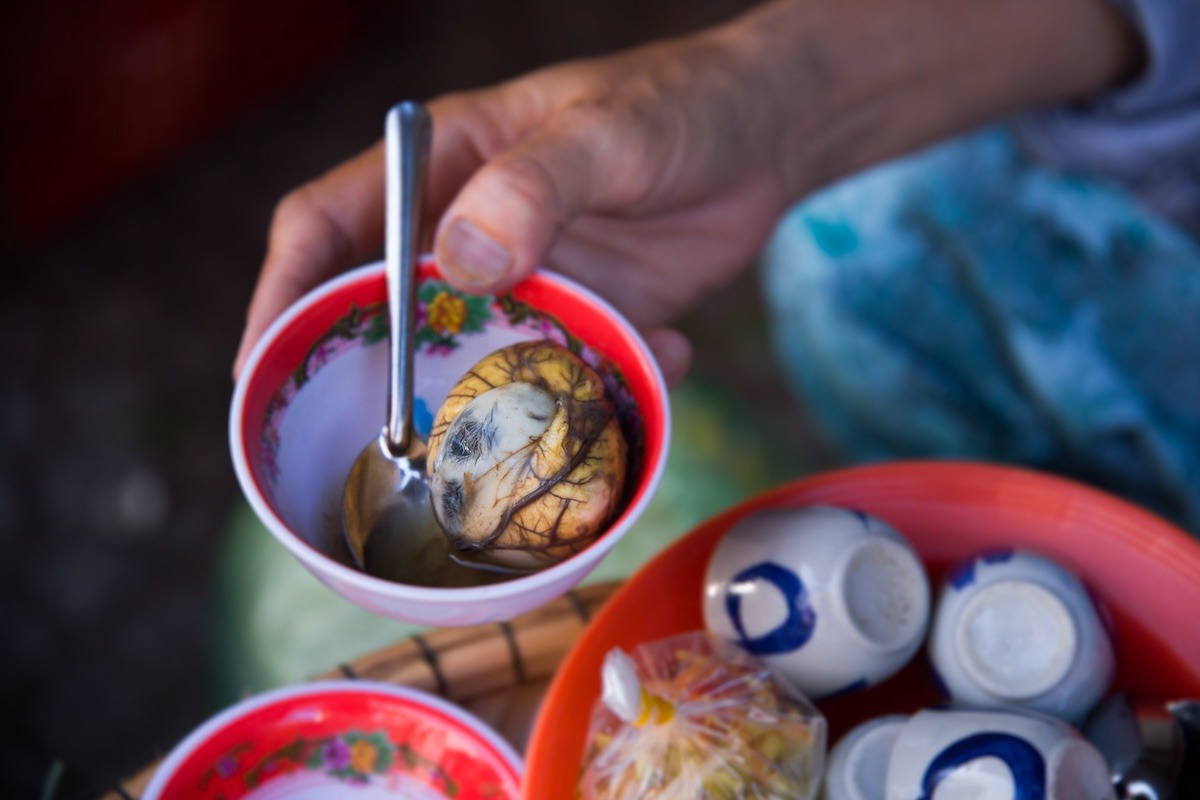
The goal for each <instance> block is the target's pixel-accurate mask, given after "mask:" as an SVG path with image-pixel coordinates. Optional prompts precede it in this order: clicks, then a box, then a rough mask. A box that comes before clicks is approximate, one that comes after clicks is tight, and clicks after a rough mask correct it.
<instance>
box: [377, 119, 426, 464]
mask: <svg viewBox="0 0 1200 800" xmlns="http://www.w3.org/2000/svg"><path fill="white" fill-rule="evenodd" d="M384 133H385V135H384V140H385V148H386V161H387V167H386V168H387V206H386V208H387V223H386V230H387V237H386V240H385V244H384V252H385V254H386V257H387V293H388V323H389V331H390V333H389V335H388V347H389V356H390V359H389V361H388V406H387V408H388V422H387V428H386V430H385V433H386V436H387V441H388V445H389V446H390V448H391V450H392V452H393V453H394V454H402V453H404V452H405V450H407V448H408V444H409V440H410V439H411V438H412V404H413V339H414V335H415V330H414V328H415V325H416V318H417V291H416V282H417V275H416V272H417V247H418V243H419V239H418V235H419V233H420V221H421V210H422V208H423V207H424V199H425V184H426V178H427V175H428V172H429V149H430V140H431V138H432V133H433V121H432V119H431V118H430V116H429V112H428V111H426V110H425V107H424V106H423V105H421V104H420V103H417V102H413V101H408V100H406V101H404V102H401V103H397V104H396V105H395V106H392V108H391V109H390V110H389V111H388V115H387V120H386V123H385V126H384Z"/></svg>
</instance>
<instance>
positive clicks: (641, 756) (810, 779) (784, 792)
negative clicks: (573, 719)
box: [579, 632, 827, 800]
mask: <svg viewBox="0 0 1200 800" xmlns="http://www.w3.org/2000/svg"><path fill="white" fill-rule="evenodd" d="M602 678H603V693H602V696H601V698H600V699H599V700H598V701H597V702H596V706H595V708H594V709H593V712H592V719H591V723H590V727H589V729H588V740H587V748H586V755H585V758H584V765H583V772H582V774H581V777H580V785H579V797H580V798H582V800H609V799H610V798H611V799H613V800H616V799H617V798H620V800H811V798H813V797H815V796H816V794H817V790H818V788H819V786H820V784H821V777H822V772H823V769H824V765H825V748H826V736H827V734H826V725H825V718H824V717H823V716H821V714H820V712H818V711H817V710H816V709H815V708H814V707H813V706H812V704H811V703H810V702H809V701H808V700H807V699H806V698H805V697H804V696H803V695H801V694H800V693H799V692H798V691H796V690H794V689H792V688H791V687H789V686H788V685H787V684H786V683H784V682H783V681H782V680H781V679H780V678H778V677H777V676H775V675H774V674H773V673H772V672H771V670H770V669H769V668H768V667H767V665H766V664H765V663H764V662H763V661H761V660H760V659H758V658H756V657H754V656H752V655H750V654H749V653H746V652H745V651H744V650H742V649H740V648H739V647H737V646H736V645H734V644H731V643H729V642H727V641H725V640H722V639H718V638H717V637H714V636H712V635H710V634H708V633H705V632H696V633H688V634H683V635H680V636H674V637H671V638H668V639H663V640H660V641H657V642H651V643H648V644H643V645H641V646H639V647H637V648H635V649H634V650H633V652H632V653H631V654H626V653H625V652H624V651H622V650H620V649H614V650H612V651H611V652H609V654H608V656H607V657H606V659H605V663H604V667H603V675H602Z"/></svg>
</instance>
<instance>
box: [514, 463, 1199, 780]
mask: <svg viewBox="0 0 1200 800" xmlns="http://www.w3.org/2000/svg"><path fill="white" fill-rule="evenodd" d="M819 504H826V505H841V506H848V507H854V508H858V509H859V510H862V511H865V512H867V513H873V514H878V515H879V516H881V517H882V518H883V519H884V520H885V521H887V522H889V523H890V524H893V525H895V526H896V527H897V529H898V530H900V531H901V533H903V534H904V535H905V536H906V537H907V538H909V540H910V541H912V542H913V543H914V545H915V546H916V547H917V550H918V553H919V554H920V555H921V557H922V560H923V561H924V562H925V563H926V567H927V569H928V570H929V572H930V581H931V586H934V587H937V586H939V585H940V581H941V579H942V578H943V577H944V576H945V574H946V572H947V570H948V569H949V568H951V567H952V566H953V565H954V564H955V563H957V562H958V561H959V560H961V559H962V558H963V557H964V556H965V555H966V554H965V553H962V552H959V551H960V550H961V549H962V545H961V543H960V544H959V547H958V550H956V548H955V543H954V540H953V539H952V538H951V537H941V536H939V537H938V538H934V535H933V533H932V530H943V529H946V528H949V529H950V530H952V531H953V530H962V529H963V526H970V525H971V524H972V523H974V524H975V525H977V526H978V527H979V528H980V529H985V534H983V535H980V536H979V538H980V539H981V540H986V541H980V543H979V544H976V545H974V546H975V547H979V548H983V549H986V548H988V547H995V546H1007V547H1028V548H1031V549H1035V550H1038V551H1039V552H1041V553H1043V554H1044V555H1046V556H1048V557H1051V558H1055V559H1058V560H1060V561H1062V563H1064V564H1065V565H1066V566H1068V567H1070V568H1072V569H1075V570H1077V571H1078V572H1079V573H1080V575H1081V577H1082V578H1083V580H1084V583H1085V585H1087V586H1088V588H1089V590H1090V591H1092V592H1093V593H1094V595H1095V596H1097V598H1098V599H1099V601H1100V605H1101V609H1102V611H1105V612H1106V613H1107V615H1108V619H1107V622H1109V623H1110V624H1113V625H1115V626H1116V627H1115V631H1116V640H1117V651H1118V652H1117V658H1118V687H1126V686H1127V685H1129V684H1131V683H1133V684H1138V685H1140V684H1141V683H1144V682H1146V681H1147V680H1149V678H1148V677H1147V676H1146V675H1145V670H1146V669H1150V668H1151V666H1146V665H1145V664H1144V663H1143V662H1144V661H1145V660H1147V659H1148V660H1149V661H1151V662H1153V664H1152V667H1153V668H1154V669H1156V670H1160V671H1159V672H1156V673H1155V675H1154V685H1155V686H1156V687H1158V690H1159V691H1161V692H1167V693H1175V692H1177V691H1179V690H1180V689H1182V690H1184V691H1185V692H1186V696H1194V695H1196V694H1200V628H1197V627H1196V626H1195V623H1194V616H1195V614H1196V610H1197V609H1200V540H1197V539H1195V538H1193V537H1191V536H1189V535H1188V534H1187V533H1186V532H1185V531H1183V530H1182V529H1180V528H1177V527H1175V526H1174V525H1172V524H1170V523H1168V522H1166V521H1164V520H1163V519H1161V518H1159V517H1157V516H1155V515H1154V514H1152V513H1150V512H1148V511H1145V510H1143V509H1141V508H1139V507H1137V506H1135V505H1133V504H1131V503H1128V502H1126V501H1124V500H1121V499H1119V498H1117V497H1114V496H1111V495H1108V494H1105V493H1103V492H1101V491H1099V490H1097V489H1093V488H1091V487H1088V486H1085V485H1083V484H1080V483H1077V482H1075V481H1072V480H1069V479H1065V478H1060V477H1055V476H1052V475H1048V474H1045V473H1041V472H1036V471H1033V470H1027V469H1021V468H1015V467H1008V466H1000V465H996V464H985V463H977V462H960V461H909V462H893V463H888V464H879V465H873V466H865V467H853V468H848V469H842V470H836V471H832V472H827V473H822V474H820V475H816V476H812V477H809V478H803V479H800V480H797V481H794V482H790V483H787V484H783V485H781V486H778V487H776V488H774V489H771V490H768V491H766V492H764V493H762V494H759V495H756V496H755V497H752V498H750V499H749V500H747V501H745V502H743V503H741V504H739V505H737V506H735V507H733V508H731V509H729V510H727V511H726V512H724V513H722V514H719V515H717V516H715V517H713V518H712V519H710V520H708V521H706V522H704V523H702V524H701V525H699V526H698V527H697V528H696V529H694V530H693V531H691V532H690V533H689V534H687V535H686V536H684V537H683V538H682V539H680V540H679V541H677V542H676V543H675V544H673V545H671V546H670V547H668V548H667V549H666V550H664V551H663V552H661V553H660V554H659V555H657V556H656V557H655V558H654V559H652V560H651V561H650V562H649V563H647V564H646V565H645V566H643V567H642V568H641V569H640V570H639V571H638V572H637V573H635V574H634V576H633V577H632V578H631V579H630V580H628V581H626V582H625V584H624V585H623V586H621V587H620V588H619V589H618V590H617V591H616V592H615V593H614V594H613V596H612V597H611V598H609V600H608V602H607V603H605V605H604V607H603V608H602V609H600V611H599V612H598V613H597V615H596V616H595V617H594V618H593V619H592V621H591V622H590V623H589V625H588V627H587V629H585V631H584V632H583V634H582V636H581V637H580V638H579V639H578V640H577V641H576V643H575V644H574V646H573V647H572V649H571V651H570V652H569V653H568V655H567V657H566V658H565V659H564V660H563V663H562V664H561V665H560V667H559V669H558V671H557V672H556V673H555V677H554V680H553V681H552V683H551V685H550V687H549V689H548V690H547V692H546V696H545V698H544V700H543V702H542V706H541V709H540V711H539V712H538V717H537V719H536V721H535V723H534V727H533V731H532V733H531V736H530V740H529V745H528V747H527V748H526V756H525V758H526V760H525V765H526V768H525V779H524V782H523V784H522V792H523V794H522V797H524V798H528V800H541V797H544V796H548V794H547V792H551V791H558V790H560V789H561V788H562V787H563V786H567V785H570V786H571V787H572V788H574V782H573V781H574V778H575V777H577V775H578V771H579V769H580V767H581V764H582V758H583V747H584V741H585V736H586V726H587V719H588V718H589V716H590V711H591V707H592V703H593V702H594V701H595V698H596V697H598V696H599V689H600V669H599V665H600V664H601V663H602V660H603V657H604V654H605V653H606V652H607V651H608V650H609V649H610V648H611V647H614V646H620V647H623V648H626V649H628V648H631V647H634V646H636V645H637V644H639V643H641V642H644V641H652V640H654V639H657V638H661V637H663V636H666V635H670V634H674V633H681V632H684V631H687V630H700V629H703V627H704V622H703V613H702V609H701V596H702V585H703V576H704V572H705V570H706V568H707V563H708V558H709V557H710V555H711V553H712V551H713V549H714V548H715V547H716V545H717V543H718V541H720V537H721V536H722V535H723V534H724V532H725V531H727V530H728V529H729V528H730V527H731V526H732V525H733V524H734V523H735V522H736V521H737V520H738V519H741V518H742V517H743V516H745V515H747V514H749V513H752V512H754V511H757V510H760V509H764V508H775V507H795V506H803V505H819ZM880 508H892V509H893V513H891V514H888V513H883V514H880V513H879V509H880ZM934 509H936V511H935V510H934ZM996 509H1001V510H1003V512H1004V513H999V512H997V511H996ZM934 514H936V515H937V516H936V517H934V519H936V524H933V525H931V526H930V527H929V530H930V531H931V532H930V533H921V532H920V531H917V530H914V526H913V525H912V524H909V523H910V522H911V521H913V520H918V519H929V518H930V516H931V515H934ZM897 516H900V517H903V519H897ZM1022 520H1023V521H1027V522H1028V523H1029V524H1030V525H1031V526H1032V527H1031V528H1029V529H1021V528H1020V521H1022ZM1034 528H1036V529H1037V532H1036V534H1035V533H1034ZM1097 530H1103V531H1104V534H1105V540H1106V541H1109V542H1113V543H1118V544H1119V547H1118V548H1115V550H1114V552H1115V553H1116V554H1117V555H1112V554H1110V555H1108V556H1105V554H1104V550H1103V549H1096V548H1091V549H1088V548H1086V545H1087V544H1090V543H1091V542H1092V540H1093V539H1094V535H1095V532H1096V531H1097ZM916 534H920V535H916ZM1038 537H1042V538H1038ZM914 540H915V541H914ZM1035 540H1036V541H1035ZM996 543H1002V544H996ZM1074 547H1079V550H1078V551H1077V550H1075V549H1073V548H1074ZM1122 552H1123V553H1125V554H1127V556H1126V557H1127V559H1130V558H1131V556H1132V554H1136V557H1137V559H1138V560H1139V561H1138V562H1137V563H1138V564H1139V565H1140V566H1142V567H1145V568H1146V569H1147V570H1148V571H1150V570H1152V571H1153V572H1154V575H1150V574H1146V575H1139V574H1137V573H1136V571H1134V570H1130V571H1128V572H1122V571H1120V570H1119V569H1118V568H1117V567H1116V566H1110V567H1105V568H1104V569H1105V570H1108V571H1111V572H1112V573H1113V574H1112V575H1109V574H1107V573H1106V575H1105V577H1106V581H1107V582H1106V584H1105V585H1104V586H1095V585H1094V583H1093V581H1094V577H1095V573H1096V572H1099V571H1102V570H1101V567H1100V566H1099V565H1100V564H1101V563H1104V564H1111V563H1113V561H1114V559H1119V558H1120V554H1121V553H1122ZM1119 563H1126V561H1124V560H1122V561H1120V562H1119ZM1168 577H1169V578H1170V581H1169V582H1168V581H1167V580H1166V578H1168ZM1159 581H1161V582H1162V584H1160V583H1159ZM1168 583H1169V585H1172V586H1174V587H1175V588H1176V589H1179V588H1180V587H1182V588H1183V589H1185V590H1186V592H1188V593H1190V594H1186V596H1185V597H1178V596H1177V595H1176V596H1173V597H1169V598H1167V597H1163V596H1162V593H1159V595H1158V596H1150V597H1147V596H1146V593H1145V592H1144V589H1145V588H1146V587H1147V586H1154V585H1163V584H1168ZM1150 594H1153V593H1150ZM1110 597H1111V598H1119V599H1120V600H1121V603H1120V604H1119V607H1118V608H1114V605H1118V604H1113V603H1110V601H1109V600H1108V599H1107V598H1110ZM689 598H690V599H689ZM1135 601H1136V602H1135ZM648 603H652V604H654V605H655V607H654V608H647V604H648ZM1114 618H1115V619H1114ZM1164 625H1166V626H1169V629H1170V630H1172V631H1175V630H1182V631H1188V630H1191V631H1194V634H1193V635H1192V636H1190V637H1189V636H1186V635H1184V636H1180V635H1169V636H1167V635H1163V634H1160V633H1159V632H1160V631H1161V630H1163V627H1162V626H1164ZM1130 651H1132V652H1130ZM1162 670H1169V671H1170V680H1169V681H1167V682H1166V683H1165V684H1163V683H1161V678H1160V676H1162V675H1163V672H1162ZM893 682H895V683H893ZM889 683H891V684H892V685H891V686H890V687H889V686H888V684H889ZM883 687H888V688H883ZM897 687H899V689H897ZM879 688H882V689H883V690H884V691H887V692H890V693H895V692H897V691H904V692H909V691H911V692H912V699H913V700H914V701H915V700H917V699H921V698H924V699H928V700H932V699H933V696H932V695H931V694H930V691H931V689H932V687H931V685H930V682H929V678H928V675H926V674H925V673H924V665H923V664H922V663H921V661H920V659H914V661H913V662H912V663H910V665H909V666H908V667H906V668H905V671H903V672H902V673H900V674H899V675H897V676H896V677H894V678H892V679H890V680H889V681H888V682H885V683H884V684H881V687H879ZM874 691H876V689H872V690H868V692H867V693H864V696H862V697H856V696H853V695H851V696H847V697H845V698H836V699H832V700H830V701H828V702H826V701H821V702H818V703H817V705H818V707H820V708H822V710H823V711H825V712H826V713H827V714H828V713H830V711H831V709H832V713H833V714H834V715H835V716H837V717H838V719H840V718H841V717H842V716H843V715H844V716H847V717H849V716H851V715H852V714H858V715H860V716H861V715H862V714H861V712H862V707H863V705H864V704H866V705H870V701H871V700H872V699H873V697H874V695H871V694H870V692H874ZM906 696H907V695H906ZM885 712H888V709H886V708H885V709H882V710H879V709H877V710H876V711H875V712H874V713H875V714H876V715H878V714H881V713H885ZM834 721H838V720H834ZM539 792H540V793H541V794H540V795H539V794H538V793H539Z"/></svg>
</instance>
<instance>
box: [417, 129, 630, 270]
mask: <svg viewBox="0 0 1200 800" xmlns="http://www.w3.org/2000/svg"><path fill="white" fill-rule="evenodd" d="M581 128H582V126H580V125H578V124H558V125H556V126H555V127H554V128H553V129H549V130H543V131H542V132H541V133H539V134H537V135H535V136H534V137H532V138H530V139H527V140H525V141H524V142H522V143H521V144H519V145H518V146H517V147H515V148H513V149H510V150H508V151H506V152H504V153H502V154H500V155H498V156H496V157H495V158H493V159H492V160H490V161H489V162H487V163H486V164H484V165H483V166H482V167H480V169H479V170H477V171H476V172H475V174H474V175H473V176H471V178H470V179H469V180H468V181H467V182H466V184H465V185H464V186H463V188H462V189H461V190H460V191H459V193H458V196H457V197H456V198H455V199H454V200H453V201H452V202H451V203H450V205H449V206H448V207H447V209H446V212H445V213H444V214H443V215H442V219H441V224H440V225H439V228H438V232H437V237H436V240H435V243H434V253H435V256H436V257H437V261H438V264H439V265H440V266H441V268H442V271H443V272H444V273H445V275H446V278H447V279H448V280H449V281H450V282H451V283H453V284H455V285H457V286H458V287H459V288H461V289H464V290H467V291H472V292H479V293H485V292H494V291H501V290H503V289H507V288H509V287H510V286H512V285H513V284H514V283H516V282H517V281H519V280H521V279H522V278H524V277H526V276H527V275H529V274H530V273H532V272H533V271H534V270H535V269H537V267H538V266H540V265H541V264H543V263H544V262H545V259H546V254H547V253H548V252H549V250H550V247H551V246H552V245H553V244H554V241H555V239H557V238H558V234H559V232H560V231H561V230H562V229H563V228H565V227H566V226H567V225H568V224H570V222H571V221H572V220H573V219H574V218H575V217H577V216H579V215H580V214H582V213H585V212H587V211H591V210H594V209H596V208H597V206H598V205H599V204H600V203H606V204H607V203H609V202H611V200H612V198H611V197H609V196H606V195H611V187H612V183H611V182H609V183H608V184H607V185H605V183H604V179H603V176H602V171H601V170H599V169H597V166H598V164H599V163H600V159H601V157H602V156H601V154H600V153H598V152H597V150H596V148H595V147H594V146H593V145H592V144H591V142H590V139H591V136H590V135H589V134H588V133H587V132H586V131H584V130H582V129H581Z"/></svg>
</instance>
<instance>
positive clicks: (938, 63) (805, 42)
mask: <svg viewBox="0 0 1200 800" xmlns="http://www.w3.org/2000/svg"><path fill="white" fill-rule="evenodd" d="M720 35H721V36H722V37H724V38H725V39H726V41H727V43H728V46H730V47H731V48H733V49H734V50H736V51H737V52H739V53H740V54H741V55H742V59H743V62H744V63H745V65H746V69H747V70H750V71H753V73H754V76H753V79H752V80H750V81H749V82H748V83H750V84H751V85H755V86H757V87H758V90H759V91H760V92H761V93H762V95H763V96H761V97H756V98H752V100H753V101H754V102H762V103H767V104H769V106H770V107H772V108H778V109H783V111H782V112H781V114H780V116H779V118H778V119H777V122H778V123H779V124H778V125H777V126H776V133H775V134H774V135H775V136H776V137H777V138H776V141H774V142H772V147H771V148H770V150H771V151H772V152H773V154H774V155H775V156H777V157H778V158H779V165H780V168H781V170H782V176H781V178H782V180H783V182H784V184H785V191H786V192H787V193H789V194H790V195H791V197H792V198H793V199H795V198H799V197H801V196H803V195H804V194H807V193H808V192H811V191H813V190H815V189H817V188H819V187H820V186H822V185H825V184H827V183H829V182H831V181H834V180H836V179H838V178H840V177H843V176H845V175H848V174H851V173H853V172H855V171H856V170H859V169H862V168H864V167H866V166H869V165H871V164H874V163H878V162H879V161H882V160H884V159H886V158H889V157H892V156H895V155H899V154H901V153H905V152H908V151H911V150H913V149H916V148H918V147H921V146H923V145H926V144H929V143H931V142H933V141H935V140H937V139H939V138H942V137H944V136H948V135H951V134H954V133H957V132H960V131H963V130H966V129H969V128H971V127H973V126H976V125H979V124H982V123H984V122H987V121H990V120H993V119H996V118H999V117H1001V116H1004V115H1007V114H1010V113H1012V112H1015V111H1018V110H1021V109H1026V108H1031V107H1034V106H1038V105H1042V104H1048V103H1054V102H1062V101H1066V100H1071V99H1075V98H1080V97H1083V96H1086V95H1087V94H1089V93H1092V92H1096V91H1099V90H1101V89H1104V88H1107V87H1109V86H1112V85H1113V84H1114V83H1116V82H1117V81H1119V80H1121V79H1123V78H1125V77H1128V76H1129V75H1130V74H1131V73H1132V71H1133V70H1134V69H1136V68H1137V66H1138V65H1139V63H1140V51H1139V48H1138V44H1137V41H1136V36H1135V34H1134V33H1133V31H1132V30H1131V28H1130V27H1129V26H1128V25H1127V23H1126V22H1125V21H1124V20H1123V19H1122V18H1121V17H1120V16H1119V15H1118V14H1117V12H1116V11H1115V10H1114V9H1113V8H1112V7H1111V6H1110V5H1109V3H1108V2H1107V0H1054V1H1053V2H1045V0H975V1H974V2H967V0H904V1H903V2H901V1H899V0H778V1H777V2H771V3H767V4H765V5H763V6H761V7H759V8H757V9H754V10H752V11H751V12H749V13H747V14H746V15H744V16H743V17H741V18H739V19H737V20H735V21H734V22H732V23H730V24H729V25H728V26H726V28H724V29H723V30H722V31H721V33H720Z"/></svg>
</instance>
